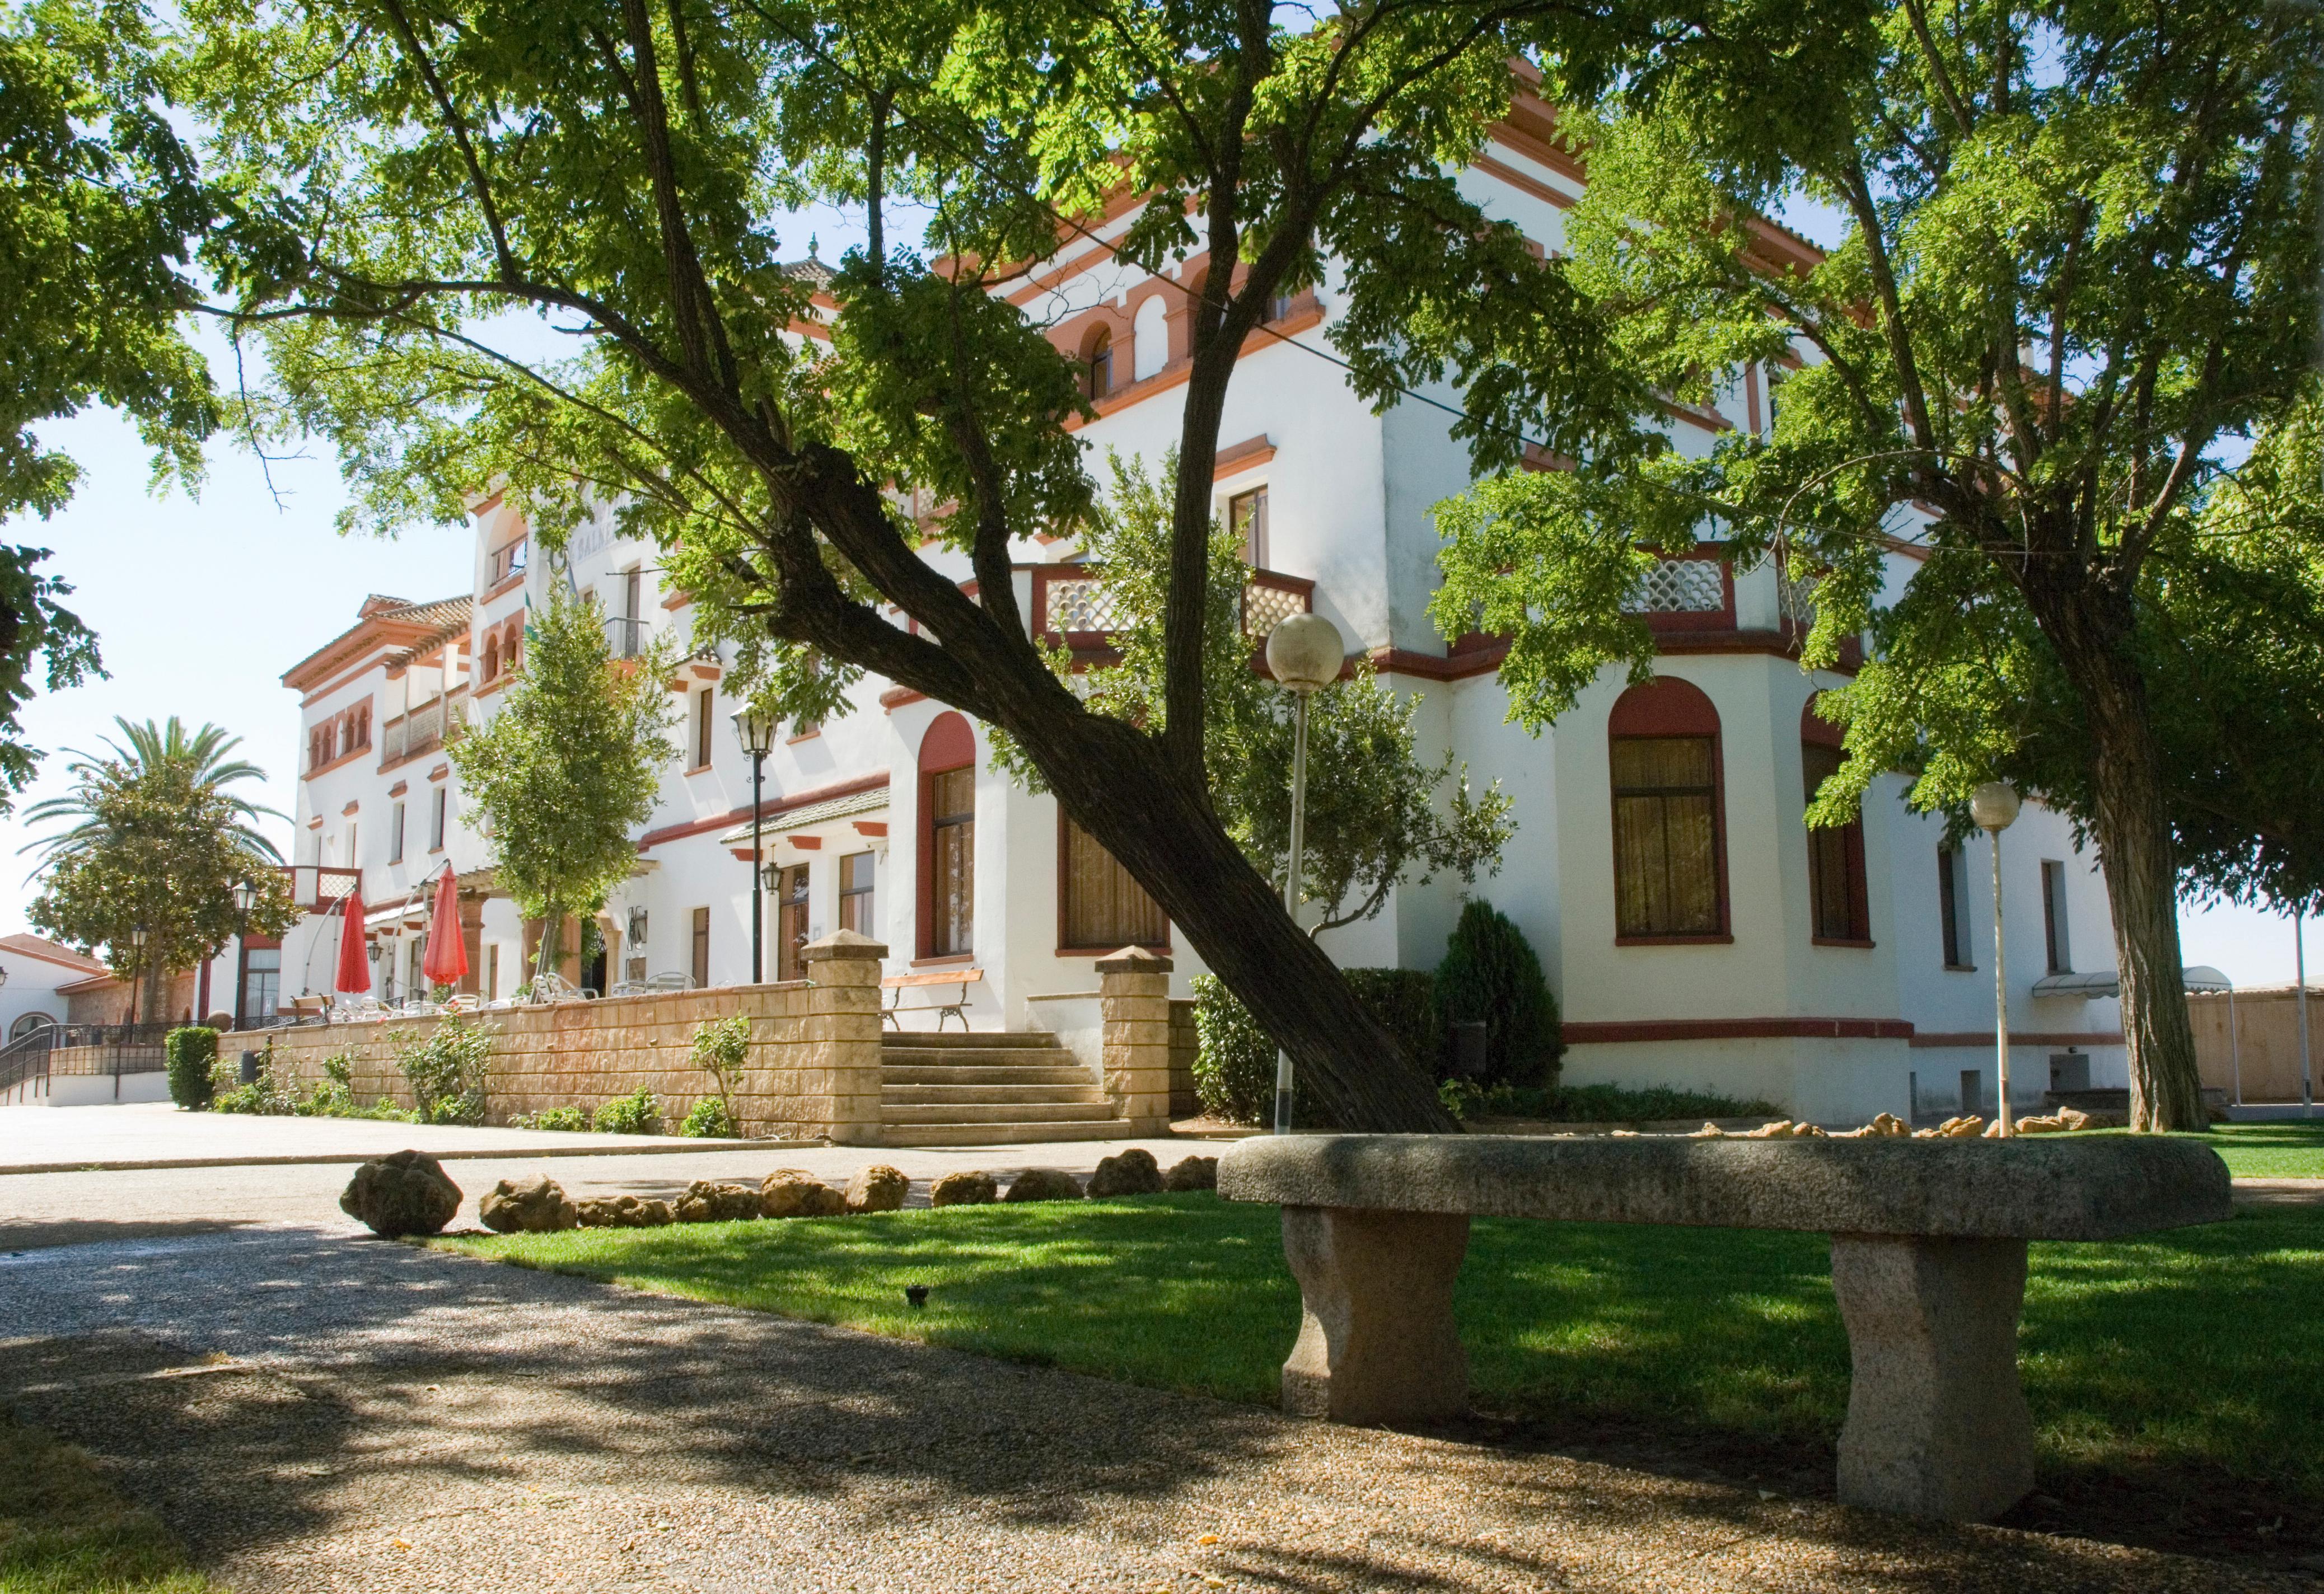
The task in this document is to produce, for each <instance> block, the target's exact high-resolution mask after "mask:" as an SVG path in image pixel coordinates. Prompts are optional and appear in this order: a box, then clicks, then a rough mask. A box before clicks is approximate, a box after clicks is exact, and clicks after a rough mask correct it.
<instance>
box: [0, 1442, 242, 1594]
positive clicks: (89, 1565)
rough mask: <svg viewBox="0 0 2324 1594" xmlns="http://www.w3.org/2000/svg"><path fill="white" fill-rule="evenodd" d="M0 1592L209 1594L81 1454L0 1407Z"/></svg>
mask: <svg viewBox="0 0 2324 1594" xmlns="http://www.w3.org/2000/svg"><path fill="white" fill-rule="evenodd" d="M0 1594H216V1590H215V1589H214V1586H213V1585H212V1584H211V1583H210V1582H209V1580H208V1579H206V1578H204V1577H202V1576H201V1575H200V1574H198V1573H197V1572H194V1571H189V1569H188V1568H187V1565H186V1559H185V1554H184V1553H183V1552H182V1551H181V1550H180V1548H179V1547H178V1543H177V1541H176V1540H174V1539H172V1538H171V1536H170V1534H168V1533H167V1532H166V1531H165V1530H164V1529H163V1528H162V1526H161V1524H160V1523H158V1522H156V1521H154V1519H153V1518H152V1516H148V1515H146V1514H145V1513H144V1512H143V1511H141V1510H139V1509H137V1508H136V1507H135V1506H131V1505H129V1504H127V1503H126V1502H125V1501H124V1500H123V1499H122V1497H120V1496H119V1495H118V1494H115V1492H114V1491H113V1489H112V1488H110V1487H109V1486H108V1485H107V1484H106V1482H105V1480H104V1479H102V1478H100V1477H99V1476H98V1475H97V1469H96V1467H95V1466H94V1465H93V1464H92V1463H91V1462H90V1460H89V1459H88V1455H87V1454H86V1453H85V1452H83V1451H78V1450H76V1449H74V1448H73V1447H72V1446H70V1445H66V1444H60V1443H58V1442H56V1441H55V1440H53V1439H51V1438H50V1437H49V1436H48V1435H47V1434H45V1433H42V1432H40V1431H39V1430H38V1429H36V1428H26V1427H24V1426H23V1425H21V1424H17V1423H14V1422H13V1421H11V1420H10V1419H9V1418H8V1417H7V1415H6V1414H5V1412H0Z"/></svg>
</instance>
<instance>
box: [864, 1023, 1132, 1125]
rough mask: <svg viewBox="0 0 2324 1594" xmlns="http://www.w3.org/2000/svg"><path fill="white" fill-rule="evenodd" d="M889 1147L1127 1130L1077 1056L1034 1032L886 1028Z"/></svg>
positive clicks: (884, 1102)
mask: <svg viewBox="0 0 2324 1594" xmlns="http://www.w3.org/2000/svg"><path fill="white" fill-rule="evenodd" d="M880 1112H881V1121H882V1123H883V1124H884V1125H885V1132H884V1133H883V1135H882V1136H881V1140H882V1143H883V1144H886V1145H889V1146H1013V1145H1017V1144H1019V1143H1021V1142H1025V1141H1036V1140H1119V1139H1122V1138H1126V1137H1127V1136H1128V1135H1129V1133H1130V1126H1129V1125H1128V1124H1127V1123H1125V1122H1124V1121H1123V1120H1122V1118H1121V1115H1120V1113H1119V1112H1118V1111H1116V1110H1115V1109H1114V1104H1113V1103H1112V1102H1111V1101H1108V1100H1107V1099H1106V1095H1105V1092H1103V1091H1102V1090H1100V1089H1099V1088H1098V1085H1097V1082H1096V1081H1095V1080H1094V1079H1093V1078H1092V1077H1091V1075H1090V1071H1089V1070H1088V1068H1086V1067H1084V1065H1083V1064H1082V1061H1081V1059H1080V1058H1078V1057H1076V1056H1074V1055H1073V1054H1072V1053H1071V1052H1069V1051H1067V1050H1065V1047H1063V1046H1059V1045H1057V1044H1056V1037H1055V1036H1052V1035H1045V1034H1041V1033H1038V1032H1022V1031H982V1032H975V1033H970V1034H961V1033H959V1032H957V1031H955V1032H954V1033H951V1034H937V1033H930V1032H927V1031H909V1030H908V1031H906V1032H904V1033H902V1034H898V1033H896V1032H895V1031H892V1030H891V1031H890V1032H889V1033H888V1034H887V1035H885V1036H883V1037H881V1045H880Z"/></svg>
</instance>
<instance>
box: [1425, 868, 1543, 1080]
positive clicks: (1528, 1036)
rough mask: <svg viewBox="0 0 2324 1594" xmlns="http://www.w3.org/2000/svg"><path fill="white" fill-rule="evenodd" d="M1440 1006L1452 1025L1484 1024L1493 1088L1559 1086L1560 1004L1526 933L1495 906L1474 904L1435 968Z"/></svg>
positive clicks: (1470, 902)
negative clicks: (1481, 1021)
mask: <svg viewBox="0 0 2324 1594" xmlns="http://www.w3.org/2000/svg"><path fill="white" fill-rule="evenodd" d="M1436 1002H1437V1007H1438V1009H1439V1010H1440V1011H1441V1012H1442V1014H1443V1022H1445V1023H1447V1024H1462V1023H1474V1022H1476V1021H1477V1020H1478V1019H1480V1018H1481V1019H1483V1020H1484V1024H1485V1077H1484V1078H1483V1080H1481V1081H1480V1082H1477V1083H1481V1084H1482V1085H1484V1086H1486V1087H1488V1088H1489V1087H1491V1086H1494V1085H1539V1086H1544V1087H1554V1086H1555V1085H1556V1083H1557V1059H1558V1056H1559V1055H1560V1054H1561V1053H1563V1051H1564V1050H1565V1041H1564V1036H1563V1027H1562V1025H1561V1024H1560V1021H1559V1018H1558V1011H1557V998H1556V997H1555V996H1554V995H1553V994H1551V992H1550V989H1549V981H1547V980H1545V979H1544V978H1543V977H1542V972H1541V959H1540V957H1539V956H1537V955H1536V954H1535V952H1534V949H1533V944H1532V943H1531V942H1529V941H1527V940H1526V938H1525V933H1524V932H1523V931H1521V930H1519V929H1518V928H1517V926H1516V925H1514V924H1512V923H1511V922H1510V921H1509V918H1508V916H1507V915H1506V914H1503V913H1500V912H1498V911H1497V910H1496V909H1495V908H1494V907H1493V905H1492V904H1491V903H1489V902H1487V901H1484V900H1483V899H1481V898H1475V897H1472V898H1470V899H1469V900H1468V901H1467V902H1466V903H1464V904H1463V905H1462V908H1461V922H1460V923H1458V924H1457V925H1455V926H1452V940H1451V941H1450V942H1449V943H1448V944H1446V946H1445V949H1444V961H1443V963H1439V964H1437V965H1436Z"/></svg>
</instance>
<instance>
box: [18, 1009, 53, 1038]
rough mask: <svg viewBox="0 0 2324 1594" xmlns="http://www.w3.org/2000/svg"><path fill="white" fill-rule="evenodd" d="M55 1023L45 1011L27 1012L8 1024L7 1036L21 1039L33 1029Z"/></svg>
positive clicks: (43, 1027)
mask: <svg viewBox="0 0 2324 1594" xmlns="http://www.w3.org/2000/svg"><path fill="white" fill-rule="evenodd" d="M55 1023H56V1020H55V1019H54V1018H50V1017H49V1016H48V1015H47V1014H46V1013H27V1014H25V1015H24V1016H23V1018H19V1019H17V1020H16V1021H15V1022H14V1024H11V1025H10V1026H8V1038H9V1039H10V1040H22V1039H23V1038H24V1037H26V1036H28V1035H30V1034H32V1031H34V1030H35V1029H46V1028H48V1027H51V1025H53V1024H55Z"/></svg>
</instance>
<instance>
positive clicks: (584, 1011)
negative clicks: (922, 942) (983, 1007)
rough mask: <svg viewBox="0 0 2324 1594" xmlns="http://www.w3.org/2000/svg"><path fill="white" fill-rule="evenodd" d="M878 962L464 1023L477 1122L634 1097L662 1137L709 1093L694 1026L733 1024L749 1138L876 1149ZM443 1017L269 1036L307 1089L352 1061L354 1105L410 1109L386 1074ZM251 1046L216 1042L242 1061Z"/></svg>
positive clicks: (872, 952)
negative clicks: (488, 1038)
mask: <svg viewBox="0 0 2324 1594" xmlns="http://www.w3.org/2000/svg"><path fill="white" fill-rule="evenodd" d="M886 952H887V949H886V948H885V947H883V946H881V944H879V943H877V942H874V941H871V939H869V938H868V937H866V936H862V935H853V934H851V933H849V932H846V931H842V932H841V933H840V934H839V935H834V936H828V937H825V939H824V940H822V941H818V942H816V943H815V944H813V945H811V946H808V947H807V948H805V949H804V951H803V953H802V955H803V956H804V957H805V959H806V960H807V964H808V967H809V971H810V972H811V974H812V976H813V977H812V978H810V979H807V980H798V981H786V982H785V983H782V984H779V985H737V986H724V987H719V988H716V989H713V990H690V991H677V992H669V993H665V994H656V995H648V996H625V997H608V998H605V999H604V1000H598V1001H588V1002H558V1003H554V1004H550V1005H548V1006H544V1007H522V1008H508V1009H497V1010H493V1011H488V1012H484V1013H482V1014H479V1015H476V1016H475V1017H474V1018H471V1019H470V1020H468V1021H469V1022H470V1023H473V1024H475V1025H478V1026H480V1027H484V1028H487V1029H489V1030H491V1031H492V1034H493V1048H492V1058H493V1061H492V1073H491V1083H490V1084H489V1085H488V1086H487V1088H486V1101H485V1110H486V1112H487V1114H488V1115H489V1118H490V1119H491V1121H492V1122H493V1123H506V1122H507V1121H508V1120H509V1119H510V1118H511V1117H512V1115H515V1114H518V1113H532V1112H539V1111H540V1110H543V1109H545V1108H550V1107H581V1108H587V1109H590V1110H595V1109H596V1108H597V1107H599V1106H600V1105H602V1104H603V1103H604V1102H606V1101H612V1100H613V1098H615V1097H617V1096H626V1095H629V1094H631V1093H632V1092H634V1091H636V1090H638V1089H639V1088H640V1087H641V1086H642V1087H643V1088H645V1089H646V1090H649V1091H651V1092H653V1093H654V1094H655V1095H656V1096H657V1097H659V1099H660V1103H661V1113H662V1123H663V1129H664V1131H665V1132H669V1131H673V1130H675V1129H677V1127H678V1123H679V1121H680V1120H681V1119H684V1118H685V1116H686V1114H687V1110H689V1109H690V1108H691V1107H692V1106H693V1105H694V1103H695V1102H696V1101H700V1100H701V1099H702V1098H704V1097H705V1096H709V1095H714V1094H715V1093H716V1092H715V1087H714V1083H713V1081H712V1080H711V1077H710V1075H709V1074H708V1073H705V1072H704V1071H703V1070H701V1069H699V1068H696V1066H695V1065H694V1063H693V1059H692V1056H691V1053H692V1050H693V1045H694V1031H695V1029H696V1026H698V1025H700V1024H702V1023H704V1022H705V1021H707V1020H713V1019H718V1018H725V1017H727V1016H728V1015H729V1014H733V1013H746V1014H748V1015H749V1016H750V1018H751V1053H750V1057H749V1059H748V1061H747V1062H746V1063H745V1064H744V1067H743V1082H742V1089H741V1090H740V1091H739V1092H736V1094H735V1097H734V1109H735V1112H736V1115H737V1116H738V1117H740V1118H741V1119H742V1132H743V1133H744V1134H746V1135H752V1136H762V1137H774V1138H815V1137H818V1136H820V1137H828V1138H830V1139H832V1140H833V1141H835V1142H836V1143H838V1144H840V1145H877V1144H879V1140H880V1016H879V1007H880V959H881V957H883V956H885V955H886ZM441 1022H443V1020H441V1019H440V1018H392V1019H389V1020H387V1021H385V1022H383V1023H380V1022H374V1023H359V1024H329V1025H319V1026H313V1027H303V1026H302V1027H295V1028H290V1029H278V1030H273V1031H271V1032H270V1033H271V1035H272V1037H273V1040H274V1045H275V1058H276V1061H277V1064H278V1065H286V1064H287V1066H288V1068H289V1069H290V1071H291V1073H292V1075H293V1076H294V1077H295V1078H297V1079H298V1080H300V1082H301V1085H302V1088H303V1086H304V1085H305V1084H306V1083H311V1082H314V1081H318V1080H320V1079H322V1078H323V1060H324V1059H325V1058H327V1057H330V1056H333V1055H337V1054H339V1053H342V1052H344V1053H346V1054H348V1055H349V1056H350V1057H351V1058H352V1059H353V1066H352V1070H351V1073H352V1077H353V1081H354V1088H355V1096H356V1099H357V1100H359V1101H374V1100H375V1099H377V1098H379V1097H382V1096H384V1097H387V1098H389V1099H391V1100H392V1101H396V1102H398V1103H399V1104H401V1105H403V1106H406V1107H408V1106H410V1105H411V1091H410V1086H409V1085H408V1084H407V1083H405V1081H404V1078H403V1075H402V1073H401V1071H399V1070H398V1069H397V1067H396V1065H395V1057H396V1048H397V1044H398V1042H399V1041H402V1042H405V1043H406V1044H409V1041H410V1039H411V1038H414V1037H425V1036H426V1035H427V1034H429V1032H430V1031H431V1030H433V1029H434V1028H435V1027H436V1026H437V1025H438V1024H439V1023H441ZM256 1038H257V1037H254V1036H248V1035H233V1034H229V1035H225V1036H221V1037H219V1049H220V1051H221V1052H222V1053H225V1054H227V1055H238V1054H239V1053H240V1051H241V1050H242V1049H243V1048H244V1046H245V1045H246V1044H247V1043H248V1042H250V1041H252V1040H254V1039H256Z"/></svg>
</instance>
